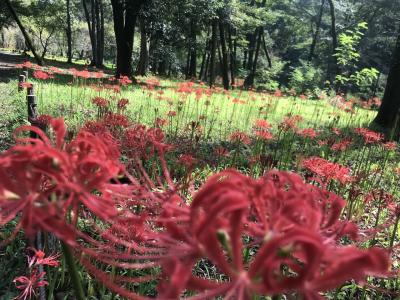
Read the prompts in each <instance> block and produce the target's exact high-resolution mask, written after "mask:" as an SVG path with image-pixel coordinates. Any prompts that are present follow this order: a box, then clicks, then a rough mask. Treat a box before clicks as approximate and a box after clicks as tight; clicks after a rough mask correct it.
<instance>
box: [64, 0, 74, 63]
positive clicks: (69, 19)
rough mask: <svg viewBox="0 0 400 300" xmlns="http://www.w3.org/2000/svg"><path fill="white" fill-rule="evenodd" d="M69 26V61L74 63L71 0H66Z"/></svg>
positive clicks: (67, 27)
mask: <svg viewBox="0 0 400 300" xmlns="http://www.w3.org/2000/svg"><path fill="white" fill-rule="evenodd" d="M66 9H67V11H66V13H67V24H66V25H67V26H66V28H65V34H66V36H67V59H68V63H72V25H71V0H66Z"/></svg>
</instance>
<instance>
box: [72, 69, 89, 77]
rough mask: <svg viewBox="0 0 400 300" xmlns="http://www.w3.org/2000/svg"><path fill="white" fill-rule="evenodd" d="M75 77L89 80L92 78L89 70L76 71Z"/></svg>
mask: <svg viewBox="0 0 400 300" xmlns="http://www.w3.org/2000/svg"><path fill="white" fill-rule="evenodd" d="M75 76H76V77H81V78H85V79H88V78H90V77H91V74H90V72H89V71H88V70H83V71H75Z"/></svg>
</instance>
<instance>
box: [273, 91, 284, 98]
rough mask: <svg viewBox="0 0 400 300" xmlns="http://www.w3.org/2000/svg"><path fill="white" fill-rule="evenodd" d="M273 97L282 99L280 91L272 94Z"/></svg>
mask: <svg viewBox="0 0 400 300" xmlns="http://www.w3.org/2000/svg"><path fill="white" fill-rule="evenodd" d="M274 96H275V97H282V92H281V91H280V90H276V91H275V93H274Z"/></svg>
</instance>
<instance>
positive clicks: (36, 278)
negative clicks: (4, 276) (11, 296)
mask: <svg viewBox="0 0 400 300" xmlns="http://www.w3.org/2000/svg"><path fill="white" fill-rule="evenodd" d="M44 275H46V272H42V273H39V274H37V273H33V274H32V275H31V276H30V277H26V276H19V277H17V278H15V279H14V280H13V282H14V283H15V286H16V288H17V289H19V290H21V294H20V295H19V296H18V297H17V298H15V299H23V300H26V299H32V298H33V297H34V296H36V291H35V290H36V289H37V288H39V287H41V286H46V285H48V284H49V283H48V282H47V281H45V280H44V279H43V277H44Z"/></svg>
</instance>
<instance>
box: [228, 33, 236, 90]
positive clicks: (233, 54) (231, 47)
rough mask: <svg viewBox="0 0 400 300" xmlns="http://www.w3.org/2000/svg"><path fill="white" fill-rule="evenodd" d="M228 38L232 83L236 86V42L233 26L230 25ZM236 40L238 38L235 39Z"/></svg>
mask: <svg viewBox="0 0 400 300" xmlns="http://www.w3.org/2000/svg"><path fill="white" fill-rule="evenodd" d="M228 40H229V56H230V70H231V85H232V86H235V69H236V52H235V49H234V43H233V41H232V26H231V25H229V27H228ZM235 42H236V39H235Z"/></svg>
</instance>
